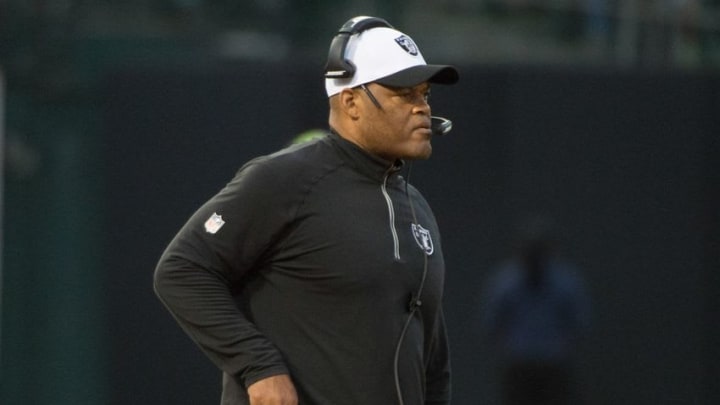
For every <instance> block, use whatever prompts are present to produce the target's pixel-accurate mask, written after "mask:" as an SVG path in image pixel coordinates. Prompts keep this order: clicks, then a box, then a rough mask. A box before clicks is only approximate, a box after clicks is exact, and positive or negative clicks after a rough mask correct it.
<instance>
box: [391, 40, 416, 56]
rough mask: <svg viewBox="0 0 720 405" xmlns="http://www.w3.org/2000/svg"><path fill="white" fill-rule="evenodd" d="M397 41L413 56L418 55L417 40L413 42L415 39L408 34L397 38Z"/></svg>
mask: <svg viewBox="0 0 720 405" xmlns="http://www.w3.org/2000/svg"><path fill="white" fill-rule="evenodd" d="M395 42H397V43H398V45H400V47H401V48H402V49H404V50H405V52H407V53H409V54H410V55H412V56H417V54H418V48H417V45H415V42H413V40H412V39H410V37H408V36H407V35H401V36H399V37H397V38H395Z"/></svg>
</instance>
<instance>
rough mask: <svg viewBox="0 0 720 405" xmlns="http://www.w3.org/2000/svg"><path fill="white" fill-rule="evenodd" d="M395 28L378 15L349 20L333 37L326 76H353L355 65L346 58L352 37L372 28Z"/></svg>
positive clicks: (329, 77)
mask: <svg viewBox="0 0 720 405" xmlns="http://www.w3.org/2000/svg"><path fill="white" fill-rule="evenodd" d="M377 27H387V28H393V26H392V25H390V23H388V22H387V21H385V20H384V19H382V18H378V17H355V18H352V19H350V20H348V21H347V22H346V23H345V24H343V26H342V27H340V30H339V31H338V33H337V34H336V35H335V37H334V38H333V40H332V42H331V43H330V50H329V51H328V60H327V64H326V65H325V77H326V78H328V79H344V78H349V77H352V75H353V74H354V73H355V65H353V63H352V62H350V61H349V60H347V59H345V51H346V50H347V44H348V42H349V41H350V37H352V36H353V35H355V34H358V33H360V32H363V31H365V30H369V29H370V28H377Z"/></svg>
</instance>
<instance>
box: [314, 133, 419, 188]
mask: <svg viewBox="0 0 720 405" xmlns="http://www.w3.org/2000/svg"><path fill="white" fill-rule="evenodd" d="M328 138H329V139H330V141H332V143H333V144H334V145H335V146H336V147H337V149H338V150H339V151H340V153H341V155H342V156H343V159H344V160H345V162H346V163H347V164H348V165H350V166H351V167H353V168H354V169H355V170H357V171H358V172H360V173H362V174H364V175H366V176H368V177H370V178H371V179H374V180H378V181H381V182H382V181H383V180H384V179H385V177H386V176H388V175H389V177H388V180H391V179H392V180H394V179H395V178H397V177H398V173H399V172H400V170H401V169H402V168H403V166H404V164H405V163H404V162H403V161H402V160H401V159H397V160H396V161H394V162H393V161H390V160H386V159H383V158H381V157H380V156H377V155H375V154H373V153H370V152H368V151H366V150H365V149H363V148H361V147H360V146H358V145H356V144H354V143H352V142H350V141H348V140H347V139H345V138H343V137H342V136H340V135H339V134H338V133H337V132H335V130H333V129H331V130H330V135H329V136H328Z"/></svg>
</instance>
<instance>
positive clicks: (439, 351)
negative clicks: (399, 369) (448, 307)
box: [425, 309, 451, 405]
mask: <svg viewBox="0 0 720 405" xmlns="http://www.w3.org/2000/svg"><path fill="white" fill-rule="evenodd" d="M438 317H439V319H438V321H437V323H436V324H437V328H436V330H435V334H434V336H433V341H432V347H431V350H430V354H429V357H428V363H427V367H426V370H425V375H426V384H427V385H426V396H425V405H449V404H450V397H451V384H450V349H449V345H448V338H447V329H446V327H445V317H444V315H443V311H442V309H440V311H439V315H438Z"/></svg>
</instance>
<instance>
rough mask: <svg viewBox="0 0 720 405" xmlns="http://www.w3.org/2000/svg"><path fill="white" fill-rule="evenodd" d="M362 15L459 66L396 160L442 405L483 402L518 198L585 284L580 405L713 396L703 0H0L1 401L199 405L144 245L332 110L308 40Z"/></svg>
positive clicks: (215, 398)
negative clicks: (429, 254) (416, 150)
mask: <svg viewBox="0 0 720 405" xmlns="http://www.w3.org/2000/svg"><path fill="white" fill-rule="evenodd" d="M362 14H364V15H376V16H381V17H384V18H386V19H387V20H388V21H390V22H391V23H392V24H393V25H394V26H395V27H396V28H398V29H400V30H402V31H404V32H406V33H408V34H409V35H411V36H412V37H413V38H414V39H415V41H416V42H417V43H418V44H419V46H420V48H421V50H422V52H423V55H424V56H425V58H426V59H427V60H428V61H430V62H431V63H453V64H455V65H457V66H458V68H459V69H460V71H461V82H460V83H459V84H458V85H457V86H454V87H450V88H443V87H440V86H436V87H435V88H434V89H433V100H432V102H433V112H434V113H435V114H438V115H442V116H447V117H449V118H451V119H452V120H453V121H454V123H455V126H454V129H453V132H452V134H451V135H450V136H448V137H446V138H441V139H437V140H435V141H434V149H435V153H434V155H433V158H432V159H431V160H429V161H427V162H417V163H415V164H414V165H413V172H412V178H411V179H410V181H411V182H412V183H414V184H415V185H416V186H417V187H418V188H420V190H421V191H423V193H424V194H425V195H426V197H427V199H428V200H429V201H430V203H431V205H432V206H433V208H434V210H435V213H436V216H437V218H438V222H439V225H440V227H441V229H442V230H443V246H444V251H445V255H446V262H447V266H448V279H447V284H446V298H445V311H446V316H447V321H448V328H449V332H450V339H451V344H452V349H453V370H454V389H453V391H454V404H458V405H463V404H499V403H500V402H499V401H500V398H499V395H498V390H499V375H498V373H497V371H496V370H497V369H498V364H497V363H498V361H499V360H498V359H497V357H498V356H497V353H496V351H495V349H494V348H493V346H492V344H490V343H489V342H488V339H487V336H485V333H484V331H483V328H482V326H481V318H482V314H483V311H484V310H485V309H486V305H485V298H484V292H483V291H485V290H487V288H488V286H489V284H488V281H487V280H488V278H489V277H490V276H491V274H492V273H493V269H494V267H495V266H496V264H497V263H498V262H500V261H502V260H503V259H504V258H506V257H508V256H509V255H510V254H512V253H513V249H512V248H513V246H514V245H513V242H514V240H515V239H514V238H515V235H516V229H517V224H518V223H519V222H522V221H523V219H524V218H527V217H528V216H533V215H538V214H539V215H543V216H546V217H551V218H553V220H554V223H555V224H556V230H555V232H556V239H557V241H558V244H559V246H561V249H562V254H563V255H564V256H565V257H566V258H567V259H568V260H570V261H572V262H573V263H574V264H575V265H576V266H577V268H578V269H580V271H581V275H582V278H583V280H584V283H585V286H586V289H587V295H588V296H589V301H590V302H591V305H590V311H589V318H588V319H589V321H588V325H589V326H588V329H587V331H586V332H585V334H584V336H583V338H582V341H581V342H580V344H579V345H578V346H577V349H576V352H575V353H574V357H575V359H576V361H575V366H574V368H575V371H576V372H575V375H576V380H577V385H578V387H579V388H580V389H579V391H580V392H581V393H582V398H583V402H582V403H587V404H597V405H607V404H673V405H677V404H692V405H705V404H707V405H709V404H717V403H720V386H719V385H718V384H717V381H718V378H720V326H719V325H720V322H718V316H719V315H718V314H720V272H718V270H720V234H719V233H718V231H719V230H720V214H719V209H718V207H720V145H719V144H718V137H719V136H720V1H718V0H623V1H620V0H437V1H433V2H423V1H417V0H406V1H402V2H401V1H391V0H383V1H379V0H378V1H372V0H355V1H329V0H314V1H303V2H300V1H290V0H256V1H228V0H215V1H203V0H143V1H139V0H125V1H122V2H120V1H110V0H97V1H82V0H57V1H47V0H0V138H1V139H0V140H1V142H0V145H1V149H0V150H1V151H2V156H3V158H4V164H3V165H2V180H3V183H2V193H1V194H0V195H1V196H2V199H1V200H0V201H1V203H2V245H1V248H2V265H1V267H0V280H1V282H0V294H1V295H0V299H1V301H0V303H1V307H0V316H1V319H0V320H1V323H0V325H1V328H0V336H1V340H0V364H1V369H0V372H1V373H2V374H1V375H0V384H1V385H0V403H2V404H7V405H34V404H43V405H44V404H53V405H62V404H73V405H75V404H118V405H119V404H138V405H142V404H154V405H157V404H174V405H178V404H216V403H219V393H220V374H219V372H218V371H217V370H216V369H215V368H214V367H213V366H212V365H211V364H210V363H209V361H207V360H206V359H205V358H204V357H203V356H202V355H201V354H200V353H199V351H198V350H197V349H196V348H195V347H194V346H193V345H192V343H191V342H190V340H189V339H188V338H187V337H186V336H185V335H183V333H182V332H181V331H180V329H179V327H177V326H176V325H175V324H174V322H173V321H172V319H171V318H170V316H169V314H168V313H167V312H166V311H165V310H164V308H162V307H161V305H160V303H159V301H158V300H157V299H155V297H154V295H153V292H152V272H153V270H154V266H155V263H156V260H157V259H158V258H159V256H160V254H161V252H162V250H163V249H164V247H165V245H166V244H167V242H168V241H169V240H170V239H171V238H172V236H173V234H174V232H176V230H177V229H179V227H180V226H181V225H182V224H183V223H184V221H185V219H186V218H187V217H188V216H189V215H190V214H191V213H192V212H193V211H194V209H195V208H196V207H197V206H198V205H199V204H201V203H202V202H203V201H205V200H206V199H207V198H209V197H210V196H211V195H212V194H214V193H215V192H216V191H217V190H219V189H220V188H221V187H222V186H223V185H224V184H225V183H226V182H227V181H228V180H229V179H230V178H231V177H232V175H233V174H234V172H235V170H236V169H237V168H239V167H240V165H241V164H242V163H243V162H245V161H246V160H248V159H249V158H251V157H254V156H256V155H258V154H264V153H268V152H272V151H274V150H276V149H278V148H280V147H282V146H284V145H286V144H287V143H288V142H289V141H290V140H291V139H292V138H294V136H295V135H297V134H299V133H301V132H304V131H306V130H308V129H313V128H325V127H326V116H327V105H326V103H327V102H326V97H325V93H324V87H323V77H322V69H323V66H324V63H325V57H326V52H327V46H328V44H329V42H330V40H331V38H332V37H333V35H334V34H335V32H336V30H337V29H338V28H339V27H340V25H342V23H344V22H345V21H346V20H347V19H348V18H350V17H352V16H355V15H362ZM389 383H390V382H389ZM577 403H581V401H580V400H578V401H577Z"/></svg>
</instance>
